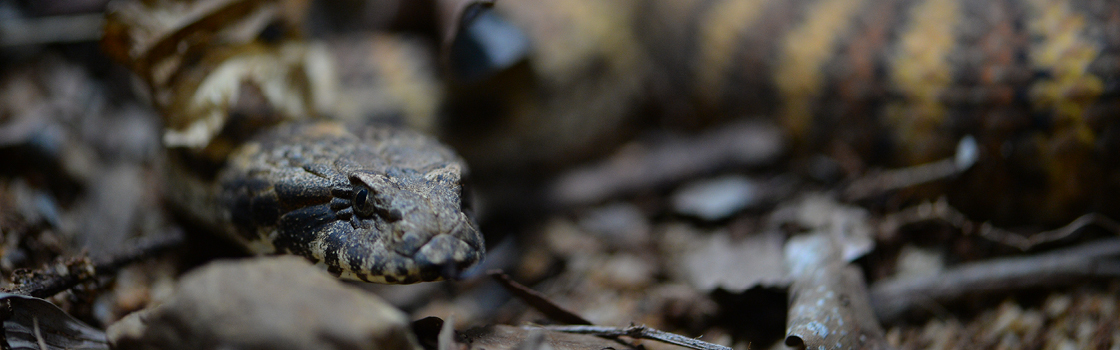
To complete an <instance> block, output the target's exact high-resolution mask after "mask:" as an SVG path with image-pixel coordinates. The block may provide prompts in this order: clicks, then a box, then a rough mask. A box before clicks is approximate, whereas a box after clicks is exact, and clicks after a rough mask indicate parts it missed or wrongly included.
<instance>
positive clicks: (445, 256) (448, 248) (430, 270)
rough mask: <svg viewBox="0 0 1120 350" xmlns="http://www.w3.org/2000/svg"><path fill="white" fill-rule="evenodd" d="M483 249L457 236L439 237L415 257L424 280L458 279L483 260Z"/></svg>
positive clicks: (422, 248) (421, 249)
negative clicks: (465, 271)
mask: <svg viewBox="0 0 1120 350" xmlns="http://www.w3.org/2000/svg"><path fill="white" fill-rule="evenodd" d="M483 249H484V248H482V247H478V246H475V245H473V244H471V243H469V242H467V241H466V240H463V239H461V238H460V237H456V235H439V236H436V237H435V238H433V239H432V240H431V241H430V242H428V244H426V245H424V246H423V247H421V248H420V251H418V252H417V254H416V255H415V256H414V257H413V260H414V261H416V264H417V266H418V267H419V269H420V275H421V278H422V279H424V280H429V278H431V279H430V280H441V279H456V278H458V277H459V275H460V274H461V273H462V272H463V271H464V270H466V269H468V268H470V267H472V266H474V265H475V264H477V263H478V262H479V260H481V259H482V255H483Z"/></svg>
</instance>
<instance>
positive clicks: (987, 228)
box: [882, 198, 1120, 251]
mask: <svg viewBox="0 0 1120 350" xmlns="http://www.w3.org/2000/svg"><path fill="white" fill-rule="evenodd" d="M927 221H941V222H944V223H946V224H949V225H950V226H952V227H954V228H956V229H958V230H961V232H962V233H963V234H965V235H969V234H975V235H977V236H979V237H982V238H984V239H987V240H989V241H992V242H996V243H999V244H1003V245H1007V246H1010V247H1015V248H1018V249H1019V250H1022V251H1027V250H1030V249H1031V248H1034V247H1036V246H1038V245H1040V244H1045V243H1051V242H1055V241H1059V240H1062V239H1066V238H1068V237H1070V236H1073V235H1074V234H1076V233H1077V232H1078V231H1080V230H1081V229H1083V228H1085V227H1088V226H1090V225H1096V226H1098V227H1101V228H1103V229H1105V230H1108V231H1110V232H1112V233H1113V234H1116V235H1120V223H1117V222H1116V221H1114V220H1112V219H1110V218H1108V217H1106V216H1104V215H1101V214H1097V213H1088V214H1085V215H1082V216H1080V217H1078V218H1077V219H1074V220H1073V221H1071V222H1070V223H1069V224H1067V225H1065V226H1062V227H1060V228H1057V229H1054V230H1049V231H1042V232H1037V233H1034V234H1029V235H1023V234H1019V233H1015V232H1012V231H1008V230H1005V229H1002V228H999V227H996V226H995V225H992V224H991V223H988V222H983V223H977V222H974V221H971V220H969V219H968V217H967V216H965V215H964V214H963V213H961V212H959V211H957V210H956V209H954V208H953V207H952V206H950V205H949V203H948V202H946V201H945V199H944V198H941V199H938V200H937V201H936V202H933V203H923V204H921V205H918V206H915V207H912V208H909V209H906V210H903V211H900V212H898V213H895V214H893V215H890V216H888V217H887V218H886V219H885V220H884V221H883V222H884V224H883V227H882V230H883V232H895V231H897V230H898V229H899V228H901V227H902V226H905V225H909V224H915V223H920V222H927Z"/></svg>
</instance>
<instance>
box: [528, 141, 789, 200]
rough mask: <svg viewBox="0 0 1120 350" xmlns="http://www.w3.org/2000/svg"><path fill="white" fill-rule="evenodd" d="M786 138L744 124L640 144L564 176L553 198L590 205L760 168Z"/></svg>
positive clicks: (555, 185) (774, 156)
mask: <svg viewBox="0 0 1120 350" xmlns="http://www.w3.org/2000/svg"><path fill="white" fill-rule="evenodd" d="M781 135H782V133H781V132H780V131H779V130H778V129H777V128H776V127H775V126H773V125H767V124H761V123H757V122H743V123H736V124H729V125H726V126H724V127H721V128H718V129H716V130H714V131H711V132H708V133H705V134H701V135H697V136H695V137H690V138H681V139H669V140H661V142H650V143H649V144H645V145H640V146H639V145H635V146H634V147H629V148H625V149H624V150H623V152H620V153H618V154H616V155H614V156H611V157H610V158H609V159H606V160H604V161H602V162H599V163H596V164H591V165H588V166H585V167H580V168H578V169H575V170H572V171H569V172H567V173H565V174H563V175H561V176H560V177H559V178H557V179H556V181H555V182H554V183H553V185H552V188H551V189H550V193H549V200H550V201H551V202H552V204H554V205H556V206H559V207H569V206H577V205H582V204H590V203H596V202H601V201H603V200H606V199H609V198H614V197H617V196H622V195H627V194H632V193H636V192H640V191H643V190H649V189H655V188H660V187H665V186H668V185H672V184H674V183H677V182H681V181H684V180H686V179H689V178H693V177H696V176H699V175H704V174H711V173H714V172H717V171H720V170H725V169H734V168H749V167H758V166H760V165H765V164H767V163H770V162H773V161H774V160H775V159H777V157H778V156H780V155H781V153H782V152H784V147H785V145H784V140H783V139H782V136H781Z"/></svg>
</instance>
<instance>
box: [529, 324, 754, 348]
mask: <svg viewBox="0 0 1120 350" xmlns="http://www.w3.org/2000/svg"><path fill="white" fill-rule="evenodd" d="M533 327H536V328H543V329H547V330H551V331H557V332H565V333H576V334H590V335H594V336H599V337H604V338H617V337H621V336H627V337H631V338H634V339H650V340H656V341H659V342H662V343H668V344H673V345H677V346H683V347H686V348H689V349H696V350H732V349H731V348H730V347H726V346H723V345H719V344H712V343H709V342H706V341H703V340H699V339H695V338H689V337H686V336H683V335H680V334H675V333H669V332H663V331H659V330H656V329H653V328H649V327H646V326H642V325H637V326H630V327H626V328H618V327H603V326H580V325H573V326H533Z"/></svg>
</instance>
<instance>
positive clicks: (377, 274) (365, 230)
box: [170, 122, 485, 283]
mask: <svg viewBox="0 0 1120 350" xmlns="http://www.w3.org/2000/svg"><path fill="white" fill-rule="evenodd" d="M187 171H188V170H186V169H178V170H176V169H175V168H174V167H173V168H172V170H171V171H170V172H171V173H172V176H175V175H177V174H176V173H180V174H181V173H183V172H187ZM466 171H467V168H466V166H465V164H464V162H463V161H462V160H461V159H460V158H459V157H458V156H457V155H455V153H453V152H452V151H451V150H450V149H449V148H447V147H446V146H444V145H442V144H440V143H439V142H437V141H435V140H434V139H432V138H430V137H427V136H425V135H422V134H420V133H417V132H412V131H408V130H404V129H398V128H394V127H386V126H363V127H357V128H347V127H345V126H343V125H342V124H338V123H334V122H294V123H287V124H283V125H280V126H277V127H273V128H271V129H269V130H267V131H264V132H261V133H260V134H258V135H256V136H255V137H253V138H251V139H249V140H248V141H246V142H245V143H243V144H242V145H240V146H239V147H238V148H237V149H236V150H234V151H233V152H232V153H231V154H230V155H229V156H228V158H227V160H226V162H225V165H224V166H223V167H222V169H221V170H220V171H219V172H218V173H217V177H216V179H215V180H214V181H209V182H198V183H195V184H193V185H188V186H193V187H195V188H193V189H185V191H184V193H185V192H190V191H195V192H197V193H200V195H196V196H194V198H193V199H192V198H187V197H188V196H180V198H178V199H174V200H175V201H178V202H180V203H181V204H183V205H184V206H187V207H191V208H190V209H189V211H191V212H194V213H195V215H194V216H195V217H198V218H200V219H202V220H204V221H207V222H205V223H206V224H209V226H214V227H217V228H218V229H219V230H220V231H223V232H225V233H226V235H227V236H229V237H231V238H233V239H234V240H235V241H237V242H238V243H240V244H241V245H243V246H245V247H246V248H248V250H250V251H252V252H254V253H258V254H271V253H288V254H295V255H299V256H303V257H305V258H307V259H309V260H311V261H313V262H315V263H317V264H318V265H320V266H324V267H325V268H326V269H327V270H328V271H330V272H331V273H332V274H334V275H337V276H339V277H341V278H346V279H353V280H362V281H367V282H378V283H416V282H424V281H435V280H440V279H444V278H449V277H454V276H456V275H458V273H459V272H461V271H462V270H464V269H466V268H468V267H470V266H471V265H474V264H475V263H477V262H478V261H479V260H480V259H481V258H482V255H483V253H484V251H485V248H484V245H483V241H482V236H481V234H480V233H479V230H478V226H477V225H476V224H475V222H474V221H473V219H472V218H471V217H470V216H469V215H468V214H467V213H468V212H469V206H468V205H466V204H464V203H469V198H465V196H464V195H463V189H464V186H463V183H462V180H463V178H464V175H465V174H466ZM172 182H175V181H172ZM180 182H181V181H180ZM181 183H182V182H181ZM179 188H183V187H182V186H179ZM465 199H467V200H465Z"/></svg>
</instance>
